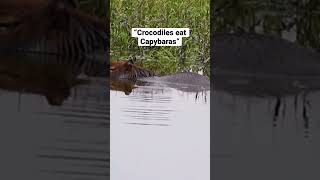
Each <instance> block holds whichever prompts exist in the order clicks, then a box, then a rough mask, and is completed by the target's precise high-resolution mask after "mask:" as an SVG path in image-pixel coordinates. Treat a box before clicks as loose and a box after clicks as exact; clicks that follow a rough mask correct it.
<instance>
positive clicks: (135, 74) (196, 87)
mask: <svg viewBox="0 0 320 180" xmlns="http://www.w3.org/2000/svg"><path fill="white" fill-rule="evenodd" d="M110 77H111V79H112V80H121V79H122V80H131V81H137V80H138V81H139V82H144V83H143V84H144V85H146V83H151V84H156V83H158V84H159V83H161V84H163V85H166V86H169V87H171V88H175V89H179V90H182V91H202V90H208V89H209V88H210V81H209V79H208V78H207V77H205V76H202V75H199V74H195V73H190V72H182V73H176V74H172V75H167V76H156V75H155V74H154V73H153V72H151V71H149V70H145V69H143V68H142V67H139V66H137V65H135V64H134V63H133V60H132V59H130V60H128V61H117V62H113V63H111V67H110ZM138 84H139V83H138ZM139 85H141V83H140V84H139Z"/></svg>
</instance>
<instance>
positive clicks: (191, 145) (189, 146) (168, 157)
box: [110, 84, 210, 180]
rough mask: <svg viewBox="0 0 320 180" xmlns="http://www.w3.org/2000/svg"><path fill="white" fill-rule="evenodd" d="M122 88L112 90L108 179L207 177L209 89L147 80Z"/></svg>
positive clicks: (187, 179) (206, 179) (194, 179)
mask: <svg viewBox="0 0 320 180" xmlns="http://www.w3.org/2000/svg"><path fill="white" fill-rule="evenodd" d="M125 87H127V88H128V86H125ZM114 89H117V90H119V89H121V88H114ZM122 89H123V88H122ZM126 92H127V94H128V95H126V94H125V93H124V92H122V91H114V90H112V91H110V102H111V107H110V108H111V111H110V112H111V113H110V117H111V118H110V120H111V124H110V128H111V129H110V130H111V134H110V136H111V139H110V140H111V142H110V145H111V149H110V157H111V166H110V167H111V169H110V173H111V179H112V180H118V179H130V180H150V179H152V180H163V179H165V180H198V179H201V180H209V179H210V113H209V112H210V93H209V91H207V92H200V93H195V92H183V91H180V90H177V89H174V88H169V87H165V86H158V85H155V84H153V85H152V84H149V85H146V86H138V87H137V88H135V89H133V90H132V92H131V93H129V92H130V91H126Z"/></svg>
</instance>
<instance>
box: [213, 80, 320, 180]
mask: <svg viewBox="0 0 320 180" xmlns="http://www.w3.org/2000/svg"><path fill="white" fill-rule="evenodd" d="M261 81H263V82H264V83H265V87H268V88H269V89H272V90H273V91H272V92H273V95H275V94H278V95H277V96H268V95H267V94H264V95H262V92H259V89H261V90H263V91H264V90H266V88H261V87H260V88H259V87H258V86H256V87H255V88H254V86H250V85H249V86H246V87H242V88H238V91H237V93H234V92H231V91H230V90H231V89H228V88H226V87H230V86H223V88H222V89H217V90H216V91H214V92H213V94H212V96H213V99H215V101H214V102H212V104H211V106H212V108H213V122H212V123H213V129H212V134H213V140H212V142H213V144H212V147H213V149H212V152H213V153H212V155H213V156H212V161H211V166H212V167H213V175H212V176H213V179H217V180H218V179H219V180H224V179H226V180H227V179H247V180H255V179H259V180H270V179H272V180H282V179H290V180H300V179H308V180H316V179H319V177H320V172H319V170H318V168H317V167H319V163H320V155H319V151H320V123H319V121H318V118H319V117H320V114H319V109H318V107H319V106H320V91H318V90H316V89H314V88H312V85H314V86H313V87H318V85H317V84H318V82H317V81H312V80H310V81H309V82H312V84H310V83H307V82H308V81H305V82H306V87H310V89H308V88H304V89H301V91H296V93H294V94H290V93H287V92H295V91H292V89H290V90H291V91H288V89H284V88H283V87H281V85H280V84H276V81H270V83H268V81H266V80H262V79H261ZM259 82H260V81H259ZM281 82H282V84H286V83H289V80H287V81H285V80H282V81H281ZM284 86H285V85H284ZM252 89H254V93H250V92H253V91H252ZM264 92H265V91H264ZM258 94H260V95H261V96H257V95H258ZM231 172H232V173H231Z"/></svg>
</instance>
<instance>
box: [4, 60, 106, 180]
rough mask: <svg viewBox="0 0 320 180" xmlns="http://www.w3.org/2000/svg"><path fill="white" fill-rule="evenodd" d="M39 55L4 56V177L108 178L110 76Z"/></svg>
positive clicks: (47, 178)
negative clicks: (81, 71) (86, 72)
mask: <svg viewBox="0 0 320 180" xmlns="http://www.w3.org/2000/svg"><path fill="white" fill-rule="evenodd" d="M37 58H38V59H36V58H35V57H31V58H27V57H26V56H25V55H23V56H16V55H15V56H1V65H0V82H1V83H0V106H1V110H0V112H1V122H0V123H1V125H0V138H1V150H0V152H1V153H0V159H1V162H0V166H1V173H0V179H34V180H38V179H39V180H44V179H45V180H58V179H59V180H64V179H66V180H67V179H68V180H69V179H107V178H108V177H109V165H110V160H109V96H108V94H107V90H106V84H107V82H106V78H105V77H100V78H99V77H88V76H84V75H80V76H77V75H76V74H75V71H74V70H75V69H73V68H72V67H76V65H77V63H74V62H78V61H74V62H70V63H67V62H68V61H67V60H62V61H60V62H58V61H53V60H52V59H51V58H50V59H48V58H44V57H37ZM72 63H74V64H72ZM69 65H70V66H69ZM78 65H79V66H77V67H80V64H78ZM80 79H81V80H80Z"/></svg>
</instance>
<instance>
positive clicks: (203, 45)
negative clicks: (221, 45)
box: [110, 0, 210, 76]
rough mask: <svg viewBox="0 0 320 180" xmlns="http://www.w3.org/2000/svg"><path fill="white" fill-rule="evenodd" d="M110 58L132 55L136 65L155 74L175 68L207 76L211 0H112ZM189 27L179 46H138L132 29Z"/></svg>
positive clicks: (208, 73)
mask: <svg viewBox="0 0 320 180" xmlns="http://www.w3.org/2000/svg"><path fill="white" fill-rule="evenodd" d="M110 13H111V18H110V19H111V20H110V21H111V22H110V23H111V41H110V42H111V48H110V50H111V56H110V57H111V60H121V59H122V60H123V59H127V58H128V57H129V56H135V57H136V58H137V62H136V63H138V64H139V65H142V66H143V67H145V68H147V69H149V70H152V71H154V72H156V73H157V74H171V73H175V72H178V71H193V72H199V71H200V72H203V74H204V75H207V76H209V75H210V28H209V27H210V1H208V0H185V1H183V0H154V1H149V0H112V1H111V3H110ZM138 27H143V28H190V29H191V34H190V37H188V38H183V45H182V46H181V47H139V46H138V42H137V39H136V38H133V37H131V34H130V33H131V28H138Z"/></svg>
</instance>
